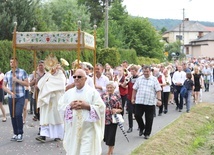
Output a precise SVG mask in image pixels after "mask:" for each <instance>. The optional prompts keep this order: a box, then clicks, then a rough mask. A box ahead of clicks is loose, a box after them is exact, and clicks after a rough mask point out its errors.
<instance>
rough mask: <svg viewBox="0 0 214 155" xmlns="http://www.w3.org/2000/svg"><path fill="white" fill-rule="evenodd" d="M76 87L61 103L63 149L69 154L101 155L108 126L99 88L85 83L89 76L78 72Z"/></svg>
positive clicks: (64, 96)
mask: <svg viewBox="0 0 214 155" xmlns="http://www.w3.org/2000/svg"><path fill="white" fill-rule="evenodd" d="M73 78H74V84H75V87H74V88H72V89H69V90H68V91H66V92H65V94H64V95H63V96H62V97H61V98H60V100H59V106H58V110H59V111H60V113H61V114H62V117H63V118H64V127H65V133H64V138H63V146H64V148H65V151H66V153H67V155H101V153H102V148H101V142H102V140H103V136H104V127H105V104H104V102H103V100H102V99H101V97H100V94H99V93H98V92H97V90H96V89H94V88H92V87H90V86H89V85H88V84H87V83H86V82H85V81H86V73H85V71H84V70H82V69H77V70H76V71H75V73H74V75H73Z"/></svg>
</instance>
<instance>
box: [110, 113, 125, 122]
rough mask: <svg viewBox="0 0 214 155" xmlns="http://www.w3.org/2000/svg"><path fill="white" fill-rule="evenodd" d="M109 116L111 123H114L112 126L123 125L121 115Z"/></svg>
mask: <svg viewBox="0 0 214 155" xmlns="http://www.w3.org/2000/svg"><path fill="white" fill-rule="evenodd" d="M111 116H112V123H114V124H117V123H124V119H123V116H122V115H121V114H112V115H111ZM117 119H118V120H117Z"/></svg>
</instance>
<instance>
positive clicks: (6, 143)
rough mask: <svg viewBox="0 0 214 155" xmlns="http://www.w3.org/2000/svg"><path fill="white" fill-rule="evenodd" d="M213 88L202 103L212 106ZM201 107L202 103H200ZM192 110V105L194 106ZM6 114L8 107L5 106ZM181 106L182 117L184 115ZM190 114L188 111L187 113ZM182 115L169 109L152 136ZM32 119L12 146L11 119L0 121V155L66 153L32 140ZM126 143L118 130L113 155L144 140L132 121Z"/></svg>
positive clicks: (34, 126) (56, 145)
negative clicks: (21, 138)
mask: <svg viewBox="0 0 214 155" xmlns="http://www.w3.org/2000/svg"><path fill="white" fill-rule="evenodd" d="M212 95H214V88H213V86H210V91H209V92H203V102H207V103H213V98H212V97H211V96H212ZM202 104H203V103H202ZM193 106H194V105H193ZM4 107H5V109H6V111H7V113H8V106H7V105H4ZM185 108H186V107H185V106H184V110H183V113H184V112H185V111H186V110H185ZM190 112H191V111H190ZM181 114H182V112H177V111H175V105H169V112H168V113H167V114H163V115H162V116H157V117H155V119H154V122H153V129H152V134H151V136H152V135H154V134H156V133H157V132H159V131H160V130H162V129H163V128H164V127H166V126H167V125H169V124H170V123H172V122H173V121H174V120H176V119H177V118H178V117H179V116H180V115H181ZM32 117H33V115H28V116H27V122H26V124H25V125H24V140H23V142H11V141H10V138H11V137H12V135H13V132H12V126H11V120H10V117H9V116H8V117H7V122H1V121H0V154H1V155H43V154H45V155H60V154H62V155H64V154H65V151H64V149H63V146H62V142H55V141H53V139H47V140H46V143H40V142H38V141H36V140H35V138H36V137H37V136H38V135H37V133H38V128H39V122H38V121H36V122H35V121H33V120H32ZM125 120H126V121H125V123H124V128H125V130H127V129H128V121H127V114H126V115H125ZM127 135H128V138H129V142H127V141H126V139H125V137H124V136H123V134H122V132H121V131H120V128H119V127H118V129H117V136H116V144H115V149H114V155H129V154H130V153H131V152H132V151H133V150H134V149H135V148H136V147H138V146H139V145H140V144H142V143H144V142H145V141H146V140H145V139H144V138H143V136H142V137H139V136H138V131H137V124H136V122H135V121H134V129H133V132H132V133H129V134H127ZM102 148H103V153H102V155H105V154H107V150H108V146H106V145H105V144H104V143H103V144H102Z"/></svg>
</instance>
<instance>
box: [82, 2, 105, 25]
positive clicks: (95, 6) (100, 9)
mask: <svg viewBox="0 0 214 155" xmlns="http://www.w3.org/2000/svg"><path fill="white" fill-rule="evenodd" d="M78 5H85V6H86V7H87V12H89V13H90V14H91V17H90V23H91V24H92V25H94V24H96V25H98V26H99V25H100V23H101V22H102V21H103V19H104V12H105V10H104V9H105V0H78Z"/></svg>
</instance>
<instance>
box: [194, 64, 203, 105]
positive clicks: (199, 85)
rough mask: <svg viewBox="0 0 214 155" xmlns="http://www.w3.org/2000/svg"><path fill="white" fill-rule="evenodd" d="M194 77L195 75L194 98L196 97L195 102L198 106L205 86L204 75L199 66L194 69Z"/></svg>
mask: <svg viewBox="0 0 214 155" xmlns="http://www.w3.org/2000/svg"><path fill="white" fill-rule="evenodd" d="M192 75H193V81H194V88H195V89H194V94H193V97H194V102H195V103H196V104H197V103H198V102H199V101H198V100H199V94H200V89H201V88H203V85H204V84H203V83H204V80H203V77H202V74H201V73H200V71H199V68H198V66H195V67H194V70H193V73H192Z"/></svg>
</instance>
